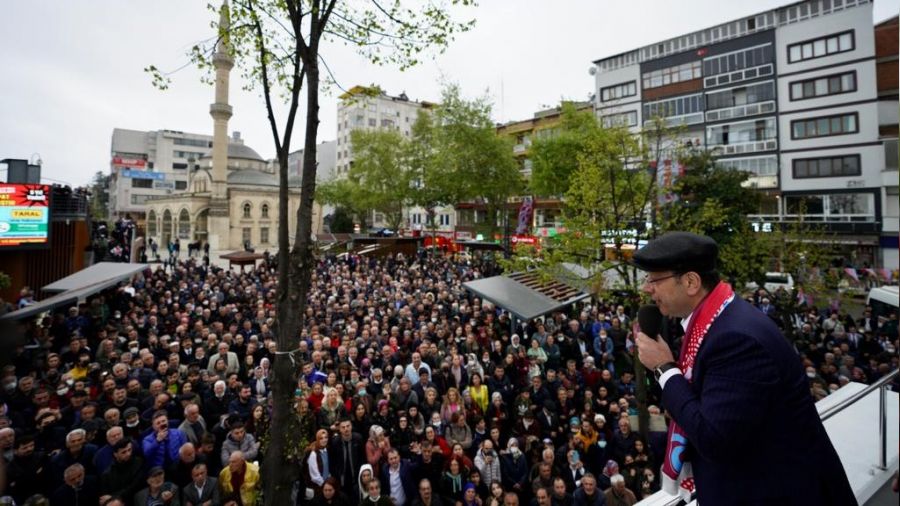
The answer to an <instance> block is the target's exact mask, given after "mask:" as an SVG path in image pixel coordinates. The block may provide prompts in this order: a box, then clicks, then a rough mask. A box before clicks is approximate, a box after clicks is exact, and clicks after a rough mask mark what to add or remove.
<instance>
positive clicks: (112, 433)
mask: <svg viewBox="0 0 900 506" xmlns="http://www.w3.org/2000/svg"><path fill="white" fill-rule="evenodd" d="M122 437H123V434H122V428H121V427H113V428H112V429H109V431H108V432H107V433H106V442H107V443H109V444H110V446H112V445H114V444H116V443H118V442H119V441H121V440H122Z"/></svg>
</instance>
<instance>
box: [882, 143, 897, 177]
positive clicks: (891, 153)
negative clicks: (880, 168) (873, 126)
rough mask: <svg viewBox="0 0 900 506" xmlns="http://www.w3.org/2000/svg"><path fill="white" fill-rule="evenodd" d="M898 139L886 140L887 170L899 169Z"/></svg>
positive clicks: (885, 157) (885, 159)
mask: <svg viewBox="0 0 900 506" xmlns="http://www.w3.org/2000/svg"><path fill="white" fill-rule="evenodd" d="M898 158H900V156H898V152H897V139H890V140H885V141H884V168H885V169H886V170H897V166H898V163H897V162H898Z"/></svg>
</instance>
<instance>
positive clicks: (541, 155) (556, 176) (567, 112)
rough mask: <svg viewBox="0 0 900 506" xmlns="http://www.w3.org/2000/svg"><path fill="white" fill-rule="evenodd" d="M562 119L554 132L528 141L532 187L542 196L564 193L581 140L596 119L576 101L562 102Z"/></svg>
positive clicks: (576, 162)
mask: <svg viewBox="0 0 900 506" xmlns="http://www.w3.org/2000/svg"><path fill="white" fill-rule="evenodd" d="M560 109H561V120H560V125H559V127H558V129H557V133H556V134H555V135H553V136H546V137H538V138H537V139H535V140H534V142H533V143H532V145H531V162H532V169H531V181H530V182H529V186H530V188H531V191H533V192H534V193H535V194H536V195H539V196H541V197H551V196H556V195H563V194H565V193H566V191H567V190H568V189H569V178H570V177H571V175H572V172H574V170H575V168H576V167H577V165H578V153H579V152H580V151H581V147H582V140H583V139H584V137H585V135H587V134H588V133H589V132H590V131H591V129H592V128H594V127H595V126H596V123H597V122H596V120H595V119H594V118H593V117H592V116H593V115H592V114H590V113H578V110H577V109H576V107H575V104H573V103H571V102H563V103H562V105H561V107H560Z"/></svg>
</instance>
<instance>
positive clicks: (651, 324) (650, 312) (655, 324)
mask: <svg viewBox="0 0 900 506" xmlns="http://www.w3.org/2000/svg"><path fill="white" fill-rule="evenodd" d="M637 317H638V325H639V326H640V327H641V332H643V333H644V334H647V335H648V336H650V338H651V339H656V337H657V336H658V335H659V331H660V330H661V329H662V323H663V315H662V313H661V312H660V311H659V306H657V305H656V304H645V305H643V306H641V308H640V309H638V315H637Z"/></svg>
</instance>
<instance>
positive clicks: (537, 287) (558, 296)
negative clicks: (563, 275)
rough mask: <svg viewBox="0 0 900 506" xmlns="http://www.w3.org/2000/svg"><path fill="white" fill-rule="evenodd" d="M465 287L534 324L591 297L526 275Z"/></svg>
mask: <svg viewBox="0 0 900 506" xmlns="http://www.w3.org/2000/svg"><path fill="white" fill-rule="evenodd" d="M463 286H464V287H465V288H466V289H467V290H469V291H470V292H473V293H475V294H476V295H478V296H480V297H481V298H483V299H485V300H488V301H490V302H492V303H493V304H495V305H497V306H499V307H502V308H503V309H506V310H507V311H509V312H510V313H512V314H513V315H515V316H516V317H517V318H519V319H520V320H531V319H533V318H537V317H538V316H542V315H545V314H547V313H551V312H553V311H556V310H557V309H560V308H563V307H566V306H568V305H570V304H574V303H575V302H578V301H580V300H583V299H586V298H588V297H590V294H589V293H587V292H585V291H582V290H579V289H577V288H573V287H572V286H571V285H569V284H566V283H563V282H560V281H546V280H542V279H540V278H539V277H538V275H537V274H534V273H527V272H519V273H513V274H510V275H503V276H494V277H490V278H485V279H476V280H475V281H469V282H467V283H463Z"/></svg>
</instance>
